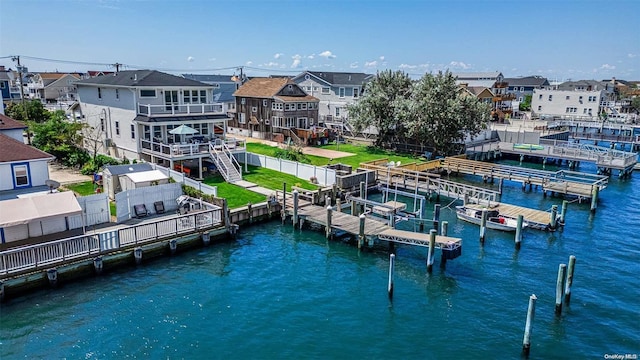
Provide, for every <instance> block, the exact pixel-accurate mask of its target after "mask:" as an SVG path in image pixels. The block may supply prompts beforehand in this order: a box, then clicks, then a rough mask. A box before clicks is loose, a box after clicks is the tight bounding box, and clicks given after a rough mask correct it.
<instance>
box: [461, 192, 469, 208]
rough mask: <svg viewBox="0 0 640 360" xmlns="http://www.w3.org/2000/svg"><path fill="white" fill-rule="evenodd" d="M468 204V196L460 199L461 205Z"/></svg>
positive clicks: (465, 195)
mask: <svg viewBox="0 0 640 360" xmlns="http://www.w3.org/2000/svg"><path fill="white" fill-rule="evenodd" d="M468 203H469V194H466V193H465V194H464V197H463V198H462V205H467V204H468Z"/></svg>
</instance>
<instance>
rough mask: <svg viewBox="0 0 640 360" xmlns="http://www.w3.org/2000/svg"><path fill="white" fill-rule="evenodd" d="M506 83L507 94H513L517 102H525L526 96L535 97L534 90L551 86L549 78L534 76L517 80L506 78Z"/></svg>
mask: <svg viewBox="0 0 640 360" xmlns="http://www.w3.org/2000/svg"><path fill="white" fill-rule="evenodd" d="M504 82H506V83H507V84H508V87H507V93H509V94H513V95H514V97H515V99H516V101H518V102H522V101H524V98H525V96H527V95H531V96H533V89H543V88H548V87H549V86H550V84H549V80H547V78H545V77H542V76H538V75H534V76H524V77H517V78H505V79H504Z"/></svg>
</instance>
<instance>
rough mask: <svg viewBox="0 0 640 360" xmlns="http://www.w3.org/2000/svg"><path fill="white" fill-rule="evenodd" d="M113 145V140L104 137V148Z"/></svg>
mask: <svg viewBox="0 0 640 360" xmlns="http://www.w3.org/2000/svg"><path fill="white" fill-rule="evenodd" d="M112 146H113V142H111V139H104V147H105V148H110V147H112Z"/></svg>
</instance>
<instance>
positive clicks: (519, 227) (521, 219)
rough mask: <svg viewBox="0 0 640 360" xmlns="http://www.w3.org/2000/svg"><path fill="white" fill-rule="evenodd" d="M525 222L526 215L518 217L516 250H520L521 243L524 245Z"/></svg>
mask: <svg viewBox="0 0 640 360" xmlns="http://www.w3.org/2000/svg"><path fill="white" fill-rule="evenodd" d="M523 222H524V215H522V214H520V215H518V222H517V223H516V250H520V243H522V223H523Z"/></svg>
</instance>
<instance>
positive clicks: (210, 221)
mask: <svg viewBox="0 0 640 360" xmlns="http://www.w3.org/2000/svg"><path fill="white" fill-rule="evenodd" d="M219 225H222V209H215V210H204V211H201V212H197V213H191V214H186V215H180V216H175V217H172V218H169V219H167V218H165V219H160V220H157V221H154V222H149V223H145V224H140V225H135V226H131V227H126V228H123V229H118V230H111V231H105V232H102V233H97V234H90V235H81V236H76V237H72V238H68V239H62V240H56V241H51V242H46V243H42V244H36V245H31V246H24V247H19V248H15V249H12V250H7V251H3V252H0V279H2V278H5V277H8V276H11V275H13V274H18V273H27V272H30V271H35V270H38V269H44V268H48V267H52V266H56V265H60V264H66V263H69V262H72V261H74V260H76V259H83V258H90V257H91V256H97V255H101V254H106V253H110V252H115V251H120V250H122V249H124V248H130V247H132V246H136V245H142V244H145V243H150V242H153V241H157V240H159V239H164V238H169V237H172V236H173V237H177V236H180V235H182V234H187V233H195V232H199V231H202V230H205V229H210V228H213V227H215V226H219Z"/></svg>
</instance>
